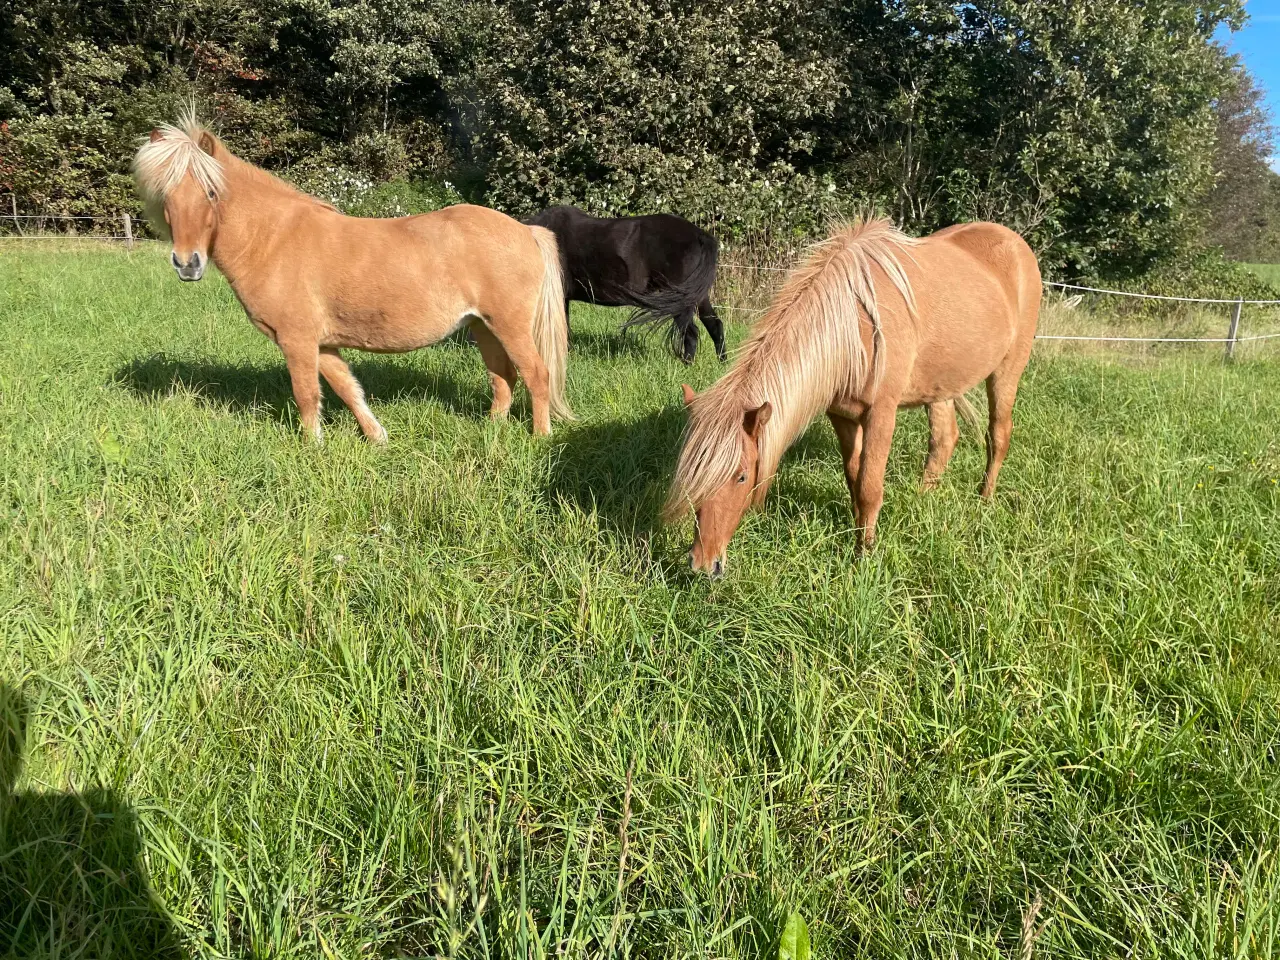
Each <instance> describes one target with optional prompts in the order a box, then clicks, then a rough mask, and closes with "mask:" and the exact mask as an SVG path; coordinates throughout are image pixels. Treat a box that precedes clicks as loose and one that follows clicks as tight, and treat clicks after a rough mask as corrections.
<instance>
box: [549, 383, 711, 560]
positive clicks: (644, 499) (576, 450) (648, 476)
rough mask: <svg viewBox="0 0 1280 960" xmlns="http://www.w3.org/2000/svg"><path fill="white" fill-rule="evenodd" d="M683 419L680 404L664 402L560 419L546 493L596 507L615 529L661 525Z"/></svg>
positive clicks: (635, 530)
mask: <svg viewBox="0 0 1280 960" xmlns="http://www.w3.org/2000/svg"><path fill="white" fill-rule="evenodd" d="M685 419H686V415H685V411H684V409H683V408H682V407H678V406H668V407H663V408H662V409H659V410H650V411H646V412H644V413H641V414H639V415H638V416H636V417H632V418H628V419H623V420H609V421H603V422H592V421H587V422H580V423H571V424H565V425H562V426H561V427H559V428H558V436H557V437H556V440H557V444H556V446H557V452H556V456H555V458H554V460H553V462H552V468H551V473H550V477H549V480H548V484H547V491H546V493H547V496H548V498H549V499H551V500H552V501H561V502H567V503H570V504H575V505H576V506H578V507H579V508H580V509H582V510H583V511H585V512H587V513H594V514H595V515H596V516H597V517H598V518H599V519H600V521H601V522H602V523H603V524H605V525H607V526H608V527H610V528H611V529H612V530H613V531H614V532H615V533H618V534H619V535H622V536H626V537H642V538H643V537H647V536H648V535H649V534H650V533H651V532H652V531H653V530H655V529H656V528H657V527H658V526H659V525H660V521H659V511H660V509H661V505H662V500H663V497H664V496H665V495H666V486H667V482H668V481H669V479H670V476H671V471H672V469H673V467H674V466H675V462H676V454H677V452H678V451H679V447H680V437H681V434H682V432H683V430H684V425H685Z"/></svg>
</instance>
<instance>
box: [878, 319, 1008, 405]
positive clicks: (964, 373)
mask: <svg viewBox="0 0 1280 960" xmlns="http://www.w3.org/2000/svg"><path fill="white" fill-rule="evenodd" d="M1014 334H1015V331H1014V328H1013V324H1012V323H1011V322H1010V323H998V322H997V323H992V322H983V323H973V324H963V325H959V326H955V327H949V328H947V329H946V335H943V336H929V337H927V338H925V339H923V341H922V342H921V344H920V346H919V348H918V351H917V353H916V358H915V363H914V364H913V365H912V370H911V379H910V382H909V384H908V386H907V389H906V391H904V394H903V397H902V401H901V402H902V404H903V405H904V406H919V405H922V404H926V403H936V402H937V401H939V400H950V399H952V398H953V397H958V396H960V395H961V394H963V393H965V392H966V391H968V390H971V389H972V388H973V387H974V386H976V385H977V384H979V383H981V382H982V381H983V380H985V379H986V378H987V377H988V376H990V375H991V372H992V371H993V370H995V368H996V367H997V366H999V365H1000V361H1001V360H1003V359H1004V358H1005V356H1006V355H1007V354H1008V353H1009V350H1010V348H1011V347H1012V346H1013V342H1014Z"/></svg>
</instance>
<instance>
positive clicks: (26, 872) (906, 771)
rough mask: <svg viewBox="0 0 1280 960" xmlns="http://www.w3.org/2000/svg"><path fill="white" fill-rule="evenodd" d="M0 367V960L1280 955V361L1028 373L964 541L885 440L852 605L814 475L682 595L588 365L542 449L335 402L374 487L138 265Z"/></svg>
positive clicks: (664, 399)
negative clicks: (991, 498)
mask: <svg viewBox="0 0 1280 960" xmlns="http://www.w3.org/2000/svg"><path fill="white" fill-rule="evenodd" d="M0 319H2V321H3V325H4V338H3V340H2V341H0V422H3V424H4V426H3V428H2V429H0V475H2V476H3V506H2V507H0V509H2V510H3V514H4V515H3V529H4V540H3V550H0V617H2V618H3V619H2V627H0V677H2V678H3V685H4V686H3V691H0V706H2V707H3V710H4V712H5V714H6V715H7V717H8V726H9V728H10V729H11V731H12V732H11V733H10V734H9V735H7V736H0V791H2V792H0V955H2V956H21V957H28V956H40V957H79V956H83V957H139V958H141V957H148V958H151V957H160V956H165V957H167V956H193V957H194V956H198V957H213V956H233V957H271V958H295V957H297V958H301V957H308V958H311V957H344V958H347V957H357V956H430V955H436V954H440V955H444V956H459V957H494V958H496V957H515V956H519V957H526V956H528V957H535V956H536V957H541V956H550V955H556V956H560V955H563V956H571V957H572V956H608V957H613V956H628V955H629V956H634V957H644V958H658V957H698V958H705V957H745V958H765V957H773V956H776V955H777V944H778V937H779V934H780V931H781V929H782V925H783V923H784V922H785V920H786V917H787V916H788V915H789V914H790V913H791V912H792V911H793V910H799V911H800V912H801V914H802V915H803V916H804V917H805V918H806V919H807V920H808V922H809V925H810V927H811V930H812V933H813V937H814V945H815V955H816V956H818V957H827V958H831V957H848V958H855V957H856V958H864V957H883V958H902V957H925V956H929V957H946V958H951V957H1026V956H1028V955H1034V956H1035V957H1044V958H1049V957H1053V958H1065V957H1122V956H1123V957H1187V958H1191V957H1262V956H1274V955H1276V953H1277V952H1278V951H1280V862H1278V861H1277V857H1278V856H1280V821H1278V819H1277V818H1278V817H1280V776H1278V774H1280V763H1278V761H1277V750H1280V710H1278V707H1277V704H1278V700H1277V697H1278V696H1280V656H1278V654H1277V638H1278V637H1280V485H1278V484H1277V480H1278V479H1280V403H1277V390H1278V389H1280V361H1278V359H1277V358H1278V357H1280V352H1277V351H1275V350H1272V351H1270V352H1266V351H1262V350H1257V351H1251V352H1249V354H1248V355H1247V356H1246V358H1245V359H1244V360H1242V361H1241V362H1238V363H1235V364H1231V365H1224V364H1223V363H1221V362H1220V360H1219V351H1217V350H1213V351H1207V352H1206V351H1200V352H1197V353H1194V354H1190V353H1187V354H1178V353H1172V352H1170V353H1169V354H1167V355H1165V356H1162V357H1160V358H1157V359H1145V360H1142V361H1140V362H1139V361H1132V360H1126V359H1124V358H1123V357H1121V356H1118V355H1110V354H1109V355H1107V356H1105V357H1098V356H1092V357H1089V356H1083V357H1082V356H1080V355H1077V354H1073V353H1071V352H1069V351H1065V350H1064V351H1059V352H1057V353H1050V354H1045V355H1043V356H1040V355H1037V357H1035V358H1033V361H1032V364H1031V367H1030V368H1029V370H1028V373H1027V376H1026V378H1025V380H1024V382H1023V388H1022V393H1021V398H1020V401H1019V406H1018V408H1017V410H1016V411H1015V433H1014V444H1013V449H1012V452H1011V454H1010V457H1009V460H1008V463H1007V465H1006V466H1005V470H1004V473H1003V474H1002V476H1001V481H1002V489H1001V491H1000V493H999V495H998V497H997V499H996V501H995V502H994V503H991V504H987V503H983V502H981V501H980V500H979V498H978V497H977V496H976V495H975V492H974V491H975V489H976V486H977V484H978V482H979V479H980V474H981V470H982V464H983V453H982V450H981V447H980V446H979V445H978V444H977V443H976V442H974V441H973V440H972V439H970V440H968V441H966V442H962V446H961V448H960V450H959V451H958V453H957V455H956V459H955V461H954V463H953V465H952V467H951V470H950V472H949V474H948V475H947V477H946V478H945V479H944V482H943V484H942V487H941V489H939V490H938V491H935V492H933V493H929V494H924V493H921V492H920V491H919V490H918V489H917V482H918V473H919V468H920V465H921V463H922V462H923V457H924V452H925V442H926V433H925V429H924V420H923V416H921V415H920V414H919V413H918V412H915V413H909V414H904V415H903V417H902V418H901V420H900V421H899V423H900V426H899V434H898V437H897V443H896V445H895V448H894V452H893V456H892V459H891V462H890V468H889V478H888V479H889V487H888V492H887V497H886V507H885V512H884V514H883V515H882V518H881V527H880V538H881V543H880V546H879V547H878V548H877V550H876V552H875V553H874V554H872V555H871V556H869V557H866V558H862V559H858V558H856V557H855V555H854V550H853V537H852V531H851V520H850V516H849V512H848V506H847V496H846V493H845V488H844V480H843V477H842V475H841V473H840V470H839V467H838V453H837V448H836V444H835V440H834V437H833V436H832V435H831V434H830V431H829V428H827V427H826V426H825V425H819V426H818V427H817V428H815V429H814V430H813V431H811V432H810V433H809V434H808V435H807V436H806V437H805V438H803V439H802V441H801V442H800V443H799V445H798V447H797V449H796V450H794V451H793V453H792V455H791V456H790V457H789V459H788V460H787V461H786V462H785V463H784V467H783V470H782V473H781V476H780V478H779V481H778V482H777V484H776V485H775V487H774V491H773V494H772V495H771V499H770V503H769V506H768V508H767V510H765V511H764V512H762V513H759V514H756V515H753V516H752V517H749V518H748V519H747V521H746V522H745V524H744V527H743V529H742V531H741V532H740V533H739V535H738V537H737V538H736V539H735V541H734V544H733V546H732V549H731V552H730V570H729V576H728V577H726V578H725V579H724V580H722V581H719V582H715V583H712V582H708V581H704V580H701V579H693V578H691V577H690V576H689V575H688V574H687V573H686V565H685V562H684V551H685V549H686V548H687V545H688V540H689V537H690V530H689V529H688V527H687V526H685V527H682V528H676V529H661V528H657V527H655V526H654V523H653V514H654V511H655V510H656V507H657V506H658V504H659V503H660V501H661V498H662V495H663V493H664V485H665V478H666V475H667V471H668V470H669V469H670V466H671V464H672V461H673V457H674V451H675V448H676V445H677V443H678V439H679V433H680V429H681V426H682V412H681V409H680V403H679V384H680V383H681V381H682V380H685V379H688V380H689V381H690V382H692V383H693V385H694V386H695V387H697V388H699V389H701V388H702V387H703V386H705V385H707V384H709V383H710V382H712V381H713V380H714V379H715V377H716V376H717V375H718V373H719V371H720V368H719V367H718V366H717V365H716V364H715V363H714V361H713V359H712V358H711V357H710V356H709V355H708V353H709V352H708V351H704V352H703V355H702V356H701V357H700V359H699V361H698V363H697V364H696V365H695V366H694V367H693V368H692V369H691V370H686V369H684V368H682V367H680V366H679V365H678V364H677V363H676V362H675V361H674V360H671V359H668V358H667V357H666V356H665V354H664V353H663V351H662V350H661V348H660V346H659V344H658V343H657V342H656V341H654V342H649V343H646V342H642V341H636V340H627V339H623V338H620V337H619V336H618V335H616V333H615V329H616V324H617V322H618V319H619V317H618V315H617V314H610V313H606V312H603V311H598V312H591V311H581V312H579V311H578V309H577V308H575V315H574V339H573V351H572V355H571V365H570V380H569V396H570V399H571V401H572V402H573V404H574V405H575V407H576V409H577V411H578V414H579V416H580V418H581V419H580V421H579V422H577V423H575V424H572V425H567V426H562V427H561V428H559V430H558V432H557V433H556V435H555V436H554V437H553V438H552V439H551V441H549V442H548V441H546V440H543V439H539V438H535V437H532V436H531V435H530V433H529V416H528V404H527V402H526V401H524V400H523V399H522V400H521V401H519V402H518V403H517V408H516V413H517V416H516V417H515V419H514V420H513V421H511V422H509V423H506V424H492V423H489V422H487V420H486V419H485V418H484V411H485V409H486V407H487V403H488V396H487V383H486V380H485V376H484V370H483V366H482V364H481V362H480V359H479V356H478V354H477V353H476V352H475V350H474V348H471V347H469V346H466V345H464V344H460V343H449V344H445V345H443V346H440V347H437V348H435V349H432V350H428V351H423V352H420V353H418V354H415V355H413V356H409V357H392V358H385V357H359V358H357V362H356V363H355V369H356V373H357V375H358V376H359V377H360V378H361V379H362V380H363V382H364V383H365V385H366V387H367V388H368V391H369V393H370V395H371V398H372V399H371V402H372V406H373V408H374V410H375V412H376V413H377V415H378V416H379V417H380V418H381V419H382V422H383V424H384V425H385V426H386V427H387V429H388V430H389V432H390V442H389V444H388V445H387V446H386V447H385V448H383V449H375V448H371V447H369V446H367V445H365V444H364V443H363V442H361V441H360V440H359V439H358V431H357V428H356V425H355V422H354V420H353V418H352V417H351V416H350V414H349V413H347V412H346V411H345V410H344V409H342V408H341V407H340V405H339V404H338V403H337V402H336V401H335V400H333V399H332V398H330V401H329V403H328V408H329V411H330V412H329V415H328V416H329V422H328V424H327V441H326V444H325V446H324V447H323V448H316V447H314V446H312V445H311V444H310V443H308V442H306V441H305V440H304V439H303V438H302V437H301V436H300V434H299V431H298V427H297V422H296V417H295V412H294V409H293V406H292V403H291V400H290V398H289V394H288V381H287V377H286V374H285V370H284V366H283V363H282V361H281V359H280V357H279V355H278V353H277V352H276V349H275V347H274V346H273V345H271V344H270V343H269V342H268V341H267V340H266V339H265V338H263V337H262V336H261V335H260V334H258V333H257V332H255V331H254V330H253V329H252V328H251V327H250V325H249V323H248V322H247V321H246V319H245V318H244V316H243V313H242V312H241V310H240V308H239V306H238V305H237V304H236V302H235V300H234V298H233V297H232V296H231V294H230V292H229V290H228V289H227V287H226V286H225V284H223V283H222V282H221V280H220V279H219V278H217V277H216V276H215V277H211V278H209V279H206V280H205V281H204V282H203V283H200V284H195V285H182V284H179V283H178V282H177V280H176V278H174V276H173V275H172V271H171V270H170V269H169V268H168V267H167V266H166V265H165V263H164V262H163V254H162V253H161V252H159V251H157V250H155V249H146V250H143V251H141V252H137V253H134V254H133V255H132V256H131V257H126V256H125V255H124V254H123V253H122V252H119V251H115V250H86V251H81V252H66V251H59V252H55V251H50V250H40V249H37V248H35V247H34V245H33V246H32V247H26V248H22V249H18V248H13V247H11V248H6V249H5V250H4V251H0ZM741 332H742V328H740V327H738V328H735V330H734V334H735V336H738V337H740V336H741ZM19 732H22V735H18V733H19ZM20 764H21V768H20V769H19V765H20ZM15 777H16V781H15V780H14V778H15ZM10 783H12V784H13V785H12V788H11V789H10V787H9V784H10ZM1037 902H1038V903H1039V904H1040V906H1039V908H1038V912H1037V911H1036V910H1033V904H1034V903H1037ZM1024 924H1025V925H1026V926H1027V928H1028V930H1029V931H1030V939H1033V940H1034V943H1031V944H1028V945H1027V947H1028V949H1030V950H1031V951H1032V952H1031V954H1027V953H1024V952H1022V951H1023V947H1024V942H1023V941H1024V936H1025V935H1024V933H1023V928H1024ZM1041 928H1042V929H1041ZM6 951H7V952H6Z"/></svg>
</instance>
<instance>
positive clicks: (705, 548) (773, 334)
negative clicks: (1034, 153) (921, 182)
mask: <svg viewBox="0 0 1280 960" xmlns="http://www.w3.org/2000/svg"><path fill="white" fill-rule="evenodd" d="M1039 313H1040V267H1039V265H1038V264H1037V263H1036V257H1035V254H1034V253H1032V252H1031V248H1030V247H1028V246H1027V244H1026V242H1025V241H1024V240H1023V239H1022V238H1021V237H1019V236H1018V235H1017V234H1016V233H1014V232H1013V231H1011V230H1008V229H1006V228H1004V227H1002V226H999V225H997V224H994V223H967V224H962V225H960V226H955V227H948V228H947V229H945V230H940V231H938V232H937V233H935V234H933V235H932V236H929V237H925V238H923V239H920V240H913V239H911V238H910V237H907V236H905V235H904V234H902V233H900V232H899V231H898V230H896V229H895V228H894V227H893V225H892V224H890V223H889V222H888V221H887V220H866V221H861V222H858V223H854V224H852V225H851V226H848V227H845V228H843V229H840V230H838V231H836V232H835V233H834V234H833V235H832V236H831V237H829V238H828V239H827V240H825V241H823V242H822V243H819V244H817V245H816V246H815V247H814V249H813V250H812V252H811V254H810V256H809V258H808V261H807V262H806V263H804V265H802V266H801V267H799V268H798V269H796V270H794V271H792V273H791V274H790V275H789V276H788V277H787V279H786V282H785V283H784V284H783V287H782V291H781V292H780V293H779V295H778V297H777V299H776V300H775V301H774V303H773V305H772V306H771V307H770V308H769V311H768V313H766V314H765V315H764V317H763V318H761V319H760V320H759V321H758V322H757V323H756V325H755V328H754V329H753V330H752V332H751V336H750V337H749V338H748V339H747V341H746V343H745V344H744V345H743V347H742V351H741V354H740V356H739V358H738V361H737V362H736V363H735V364H734V366H733V368H732V369H731V370H730V371H729V372H728V373H727V374H725V376H724V377H723V378H721V380H720V381H719V382H718V383H716V384H715V385H714V386H712V387H711V388H710V389H709V390H707V391H706V392H705V393H703V394H702V395H701V396H695V395H694V393H693V391H692V390H690V389H689V388H688V387H685V388H684V395H685V403H686V404H687V406H688V408H689V425H688V429H687V430H686V432H685V439H684V446H683V448H682V449H681V451H680V460H679V463H678V465H677V467H676V473H675V480H674V482H673V484H672V487H671V492H670V495H669V497H668V499H667V504H666V509H665V514H666V517H667V519H668V520H669V521H670V520H674V519H676V518H678V517H680V516H682V515H683V514H684V513H685V511H687V510H689V509H693V510H694V511H695V515H696V527H695V529H696V535H695V539H694V543H693V549H692V550H691V551H690V559H691V561H692V563H693V566H694V568H695V569H697V570H701V571H703V572H705V573H709V574H711V575H712V576H719V575H720V574H721V573H723V571H724V557H725V547H726V545H727V544H728V542H729V538H730V537H732V536H733V533H734V531H735V530H736V529H737V528H738V523H739V521H741V519H742V515H743V513H744V512H745V511H746V509H747V507H748V506H749V505H750V504H751V503H752V502H754V503H756V504H760V503H762V502H763V501H764V498H765V494H766V493H767V492H768V489H769V484H770V483H771V482H772V481H773V477H774V474H775V473H776V472H777V469H778V461H779V460H780V459H781V458H782V454H783V453H784V452H785V451H786V449H787V448H788V447H789V446H791V444H792V442H794V440H795V439H796V437H798V436H799V435H800V434H801V433H802V432H803V431H804V429H805V428H806V427H807V426H808V425H809V423H810V422H811V421H812V420H813V419H814V417H816V416H818V414H820V413H823V412H825V413H826V414H827V416H828V417H829V418H830V419H831V425H832V426H833V427H835V431H836V435H837V436H838V437H839V439H840V449H841V452H842V454H843V456H844V464H845V466H844V471H845V478H846V480H847V481H848V484H849V495H850V497H851V498H852V500H853V510H854V517H855V520H856V523H857V526H858V532H859V537H860V541H861V543H860V545H861V547H863V548H868V547H870V546H871V545H872V544H873V543H874V542H875V535H876V517H877V515H878V514H879V513H880V505H881V503H882V502H883V499H884V470H885V463H886V461H887V460H888V457H889V445H890V443H891V442H892V440H893V427H894V421H895V418H896V417H897V412H898V408H899V407H915V406H924V407H927V408H928V413H929V458H928V460H927V461H926V462H925V467H924V485H925V486H926V487H932V486H934V485H935V484H936V483H937V482H938V479H939V477H941V476H942V471H943V470H944V469H946V466H947V461H948V460H950V459H951V454H952V451H953V450H954V449H955V445H956V440H957V439H958V438H959V429H958V428H957V426H956V402H957V401H960V402H961V403H962V404H963V403H964V397H963V395H964V393H965V391H967V390H969V389H970V388H971V387H973V386H975V385H976V384H977V383H978V382H979V381H980V380H983V379H985V380H986V381H987V399H988V406H989V413H990V424H989V426H988V430H987V472H986V477H985V479H984V480H983V484H982V495H983V496H984V497H990V496H992V495H993V494H994V493H995V489H996V477H997V476H998V475H999V473H1000V465H1001V463H1003V462H1004V458H1005V454H1006V453H1007V452H1008V450H1009V434H1010V430H1011V416H1012V412H1013V400H1014V397H1015V395H1016V394H1017V392H1018V380H1019V378H1020V377H1021V376H1022V371H1023V369H1024V368H1025V367H1026V365H1027V358H1028V357H1029V356H1030V355H1031V345H1032V342H1033V341H1034V339H1035V332H1036V320H1037V318H1038V316H1039Z"/></svg>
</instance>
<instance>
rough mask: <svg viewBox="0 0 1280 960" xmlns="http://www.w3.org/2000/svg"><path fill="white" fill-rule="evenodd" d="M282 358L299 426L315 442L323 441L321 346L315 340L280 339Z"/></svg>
mask: <svg viewBox="0 0 1280 960" xmlns="http://www.w3.org/2000/svg"><path fill="white" fill-rule="evenodd" d="M280 349H281V350H282V351H283V352H284V362H285V364H287V365H288V367H289V379H290V380H291V381H292V383H293V400H294V402H295V403H297V405H298V415H299V417H300V418H301V419H302V428H303V430H305V431H306V432H307V433H309V434H310V435H311V438H312V439H313V440H315V442H316V443H323V442H324V430H323V429H322V428H321V426H320V347H319V345H318V344H316V343H315V342H314V341H312V342H298V341H289V342H287V343H281V344H280Z"/></svg>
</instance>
